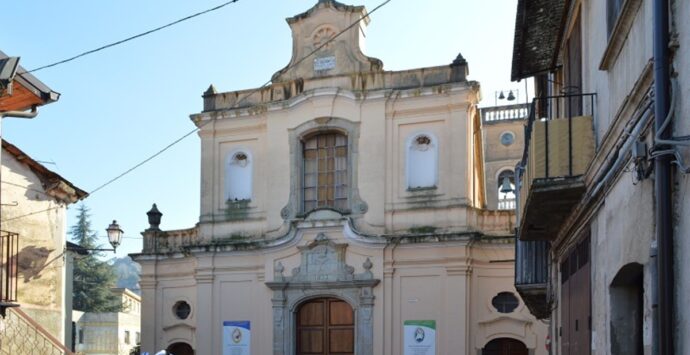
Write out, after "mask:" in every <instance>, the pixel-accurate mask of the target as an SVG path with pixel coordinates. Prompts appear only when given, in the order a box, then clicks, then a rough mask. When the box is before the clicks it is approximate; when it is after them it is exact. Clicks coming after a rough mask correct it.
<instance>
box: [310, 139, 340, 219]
mask: <svg viewBox="0 0 690 355" xmlns="http://www.w3.org/2000/svg"><path fill="white" fill-rule="evenodd" d="M328 136H334V142H333V143H334V145H333V147H332V149H333V159H334V161H333V165H334V166H333V170H332V171H330V170H326V171H325V173H326V174H328V173H329V172H332V173H333V185H328V184H326V185H323V186H322V185H320V183H319V175H320V174H322V173H321V171H320V169H319V168H320V167H321V165H320V161H321V160H322V159H320V156H319V154H320V152H321V151H322V150H326V151H327V150H328V149H330V148H331V147H329V146H325V147H319V146H318V144H319V137H325V138H326V139H327V137H328ZM338 136H340V137H343V138H344V140H345V145H344V147H345V169H344V171H343V170H340V171H339V170H337V165H338V164H337V158H338V156H337V150H338V148H339V147H343V146H342V145H341V146H338ZM312 140H315V141H316V142H315V144H316V147H315V148H314V149H312V148H308V147H307V144H308V143H310V142H311V141H312ZM301 144H302V176H301V177H302V179H301V184H302V187H301V190H302V191H301V192H302V194H301V196H302V198H301V203H302V205H301V210H302V211H303V212H304V213H309V212H311V211H314V210H318V209H322V208H326V209H334V210H337V211H339V212H347V205H348V199H349V196H348V195H349V193H348V191H349V189H350V186H349V184H348V183H349V180H350V178H349V173H350V172H349V170H350V169H349V165H350V154H349V151H350V149H349V148H350V147H349V143H348V139H347V134H344V133H342V132H339V131H324V132H315V133H313V134H310V135H306V136H304V137H302V140H301ZM326 144H328V142H326ZM321 148H323V149H321ZM307 150H315V151H316V155H317V156H316V159H315V165H316V170H315V171H314V172H307V167H306V165H307V164H306V162H307V160H308V159H307V158H306V156H305V155H306V152H307ZM341 172H344V173H345V177H344V180H345V181H344V183H341V184H340V185H337V183H336V181H337V180H336V179H337V175H338V173H341ZM308 173H309V174H316V185H314V186H313V187H311V188H314V189H315V194H316V196H315V198H316V199H315V200H314V203H315V207H313V208H309V209H308V208H307V207H306V204H307V202H308V201H307V199H306V190H307V188H308V187H307V186H306V175H307V174H308ZM341 182H342V181H341ZM331 186H332V188H333V196H332V197H333V205H332V206H331V205H320V203H321V200H320V198H319V190H320V189H321V188H326V189H328V188H330V187H331ZM338 187H340V188H344V189H345V190H346V191H345V197H338V194H337V191H338V190H337V189H338ZM338 200H340V201H343V200H344V205H345V207H344V208H341V207H338ZM327 201H328V198H327Z"/></svg>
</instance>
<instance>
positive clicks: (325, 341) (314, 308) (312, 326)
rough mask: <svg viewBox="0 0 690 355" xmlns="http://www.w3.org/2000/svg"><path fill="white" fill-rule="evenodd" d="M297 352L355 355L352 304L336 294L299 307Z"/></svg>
mask: <svg viewBox="0 0 690 355" xmlns="http://www.w3.org/2000/svg"><path fill="white" fill-rule="evenodd" d="M296 340H297V355H353V354H354V351H355V319H354V312H353V311H352V307H350V305H349V304H347V302H345V301H342V300H339V299H336V298H318V299H314V300H310V301H307V302H305V303H304V304H302V305H301V306H300V307H299V310H298V311H297V339H296Z"/></svg>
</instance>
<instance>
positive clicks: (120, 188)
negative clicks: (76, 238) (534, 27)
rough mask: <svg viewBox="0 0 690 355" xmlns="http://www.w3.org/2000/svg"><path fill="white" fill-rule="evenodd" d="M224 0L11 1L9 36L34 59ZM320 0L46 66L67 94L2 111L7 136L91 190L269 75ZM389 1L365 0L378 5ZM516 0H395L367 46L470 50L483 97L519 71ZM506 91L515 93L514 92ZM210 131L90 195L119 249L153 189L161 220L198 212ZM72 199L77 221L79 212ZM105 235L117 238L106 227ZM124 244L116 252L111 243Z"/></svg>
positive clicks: (415, 61)
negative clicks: (208, 101) (209, 101)
mask: <svg viewBox="0 0 690 355" xmlns="http://www.w3.org/2000/svg"><path fill="white" fill-rule="evenodd" d="M222 2H224V1H223V0H215V1H210V0H203V1H201V0H199V1H182V0H167V1H163V0H155V1H154V0H148V1H140V0H118V1H103V0H102V1H93V0H79V1H77V0H74V1H37V0H26V1H10V2H7V3H5V4H3V14H4V15H5V16H3V26H2V27H3V30H2V31H0V43H1V44H0V45H1V46H2V47H1V48H0V49H2V50H3V51H4V52H5V53H7V54H8V55H10V56H21V64H22V65H23V66H24V67H25V68H27V69H33V68H36V67H38V66H42V65H45V64H49V63H52V62H55V61H58V60H61V59H64V58H66V57H70V56H73V55H75V54H78V53H81V52H83V51H86V50H90V49H93V48H96V47H99V46H101V45H104V44H107V43H110V42H114V41H117V40H120V39H123V38H125V37H129V36H131V35H134V34H137V33H140V32H144V31H146V30H149V29H152V28H154V27H157V26H160V25H163V24H165V23H168V22H171V21H173V20H177V19H179V18H182V17H184V16H187V15H190V14H192V13H195V12H198V11H201V10H205V9H207V8H210V7H213V6H216V5H218V4H221V3H222ZM315 3H316V0H240V1H239V2H238V3H236V4H232V5H229V6H227V7H225V8H223V9H221V10H219V11H216V12H213V13H210V14H206V15H203V16H201V17H198V18H195V19H192V20H190V21H187V22H184V23H181V24H179V25H176V26H174V27H171V28H167V29H164V30H162V31H160V32H156V33H154V34H152V35H149V36H146V37H143V38H140V39H137V40H134V41H132V42H128V43H126V44H123V45H120V46H117V47H114V48H110V49H107V50H105V51H102V52H99V53H96V54H93V55H90V56H87V57H84V58H81V59H78V60H77V61H74V62H71V63H67V64H63V65H60V66H56V67H53V68H49V69H45V70H41V71H39V72H37V73H35V74H36V76H37V77H38V78H39V79H40V80H41V81H43V82H44V83H46V84H47V85H48V86H50V87H51V88H52V89H53V90H55V91H58V92H60V93H61V94H62V96H61V98H60V100H59V101H58V102H56V103H53V104H50V105H47V106H45V107H43V108H41V109H40V114H39V116H38V117H37V118H35V119H33V120H21V119H14V118H9V119H5V120H3V122H2V124H3V127H2V134H3V138H5V139H7V140H8V141H10V142H12V143H14V144H16V145H17V146H18V147H20V148H21V149H22V150H24V151H25V152H27V153H28V154H29V155H31V156H32V157H33V158H34V159H36V160H40V161H52V162H55V164H54V165H53V164H46V166H47V167H48V168H50V169H52V170H54V171H56V172H58V173H59V174H61V175H62V176H63V177H65V178H67V179H68V180H70V181H71V182H73V183H74V184H75V185H77V186H79V187H81V188H82V189H84V190H86V191H91V190H93V189H94V188H96V187H98V186H99V185H101V184H103V183H105V182H106V181H108V180H109V179H111V178H113V177H114V176H116V175H118V174H120V173H122V172H123V171H125V170H127V169H128V168H130V167H132V166H133V165H135V164H137V163H138V162H140V161H141V160H143V159H145V158H146V157H148V156H150V155H151V154H153V153H155V152H156V151H158V150H159V149H161V148H162V147H164V146H165V145H167V144H169V143H170V142H172V141H173V140H175V139H177V138H179V137H180V136H182V135H183V134H185V133H187V132H189V131H190V130H191V129H193V128H194V125H193V124H192V123H191V121H190V120H189V114H192V113H196V112H199V111H200V110H201V109H202V100H201V94H202V92H203V91H204V90H206V88H207V87H208V86H209V84H211V83H213V84H214V85H215V86H216V88H217V89H218V90H219V91H232V90H240V89H248V88H254V87H257V86H259V85H261V84H263V83H264V82H266V81H267V80H268V79H269V78H270V77H271V75H272V74H273V73H274V72H276V71H277V70H279V69H281V68H283V67H284V66H285V65H286V64H287V63H288V61H289V59H290V54H291V35H290V30H289V27H288V25H287V24H286V22H285V18H286V17H290V16H293V15H295V14H298V13H301V12H303V11H305V10H307V9H309V8H310V7H311V6H313V5H314V4H315ZM379 3H381V1H370V0H364V1H357V2H355V3H352V4H354V5H365V6H366V7H367V8H368V9H373V8H374V7H376V6H377V5H378V4H379ZM515 9H516V1H515V0H483V1H468V0H430V1H413V0H392V1H391V2H390V3H389V4H388V5H386V6H385V7H383V8H382V9H380V10H379V11H377V12H376V13H374V14H373V15H372V18H371V23H370V25H369V28H368V33H367V44H366V49H365V53H366V54H368V55H370V56H373V57H376V58H379V59H381V60H382V61H383V63H384V69H386V70H402V69H411V68H417V67H425V66H436V65H445V64H449V63H450V62H451V61H452V60H453V59H454V58H455V57H456V55H457V54H458V53H459V52H461V53H462V54H463V56H464V57H465V58H466V59H467V60H468V62H469V68H470V79H471V80H476V81H479V82H480V83H481V85H482V92H483V95H484V98H485V99H484V101H483V102H482V106H490V105H493V104H494V96H495V95H494V94H495V92H496V91H498V90H503V89H519V90H520V94H521V97H520V99H521V101H524V83H511V82H510V64H511V57H512V46H513V45H512V41H513V27H514V22H515V18H514V16H515ZM504 103H506V104H507V103H508V102H504ZM199 151H200V149H199V138H198V136H197V135H196V134H194V135H192V136H190V137H188V138H186V139H185V140H183V141H182V142H180V143H179V144H177V145H176V146H174V147H173V148H172V149H170V150H168V151H167V152H165V153H164V154H163V155H161V156H159V157H157V158H156V159H154V160H152V161H151V162H149V163H147V164H146V165H144V166H142V167H141V168H139V169H137V170H135V171H134V172H132V173H130V174H129V175H127V176H126V177H124V178H122V179H120V180H118V181H117V182H115V183H113V184H111V185H110V186H108V187H106V188H105V189H103V190H100V191H98V192H96V193H95V194H93V195H92V196H90V197H89V198H87V199H86V200H85V201H84V203H85V204H86V205H87V206H88V207H89V208H90V209H91V213H92V223H93V226H94V228H96V229H97V230H98V232H99V234H100V235H102V236H104V235H105V231H104V228H106V227H107V225H108V223H110V221H111V220H112V219H117V220H118V222H119V223H120V225H121V226H122V228H123V229H124V231H125V237H128V238H135V239H124V243H123V246H122V247H121V248H120V249H119V250H118V253H117V254H118V256H123V255H125V254H127V253H132V252H138V251H140V250H141V239H140V238H141V235H140V232H141V231H143V230H144V229H146V228H147V227H148V223H147V219H146V214H145V213H146V211H148V210H149V209H150V207H151V204H152V203H153V202H156V203H157V204H158V207H159V209H160V210H161V211H162V212H163V221H162V224H161V228H163V229H179V228H188V227H192V226H194V224H195V223H196V222H197V221H198V216H199ZM75 211H76V208H75V206H71V207H70V209H69V219H68V226H69V225H72V224H73V223H74V221H75V214H76V212H75ZM103 243H104V244H107V242H106V241H105V239H104V240H103ZM108 256H112V254H110V255H108Z"/></svg>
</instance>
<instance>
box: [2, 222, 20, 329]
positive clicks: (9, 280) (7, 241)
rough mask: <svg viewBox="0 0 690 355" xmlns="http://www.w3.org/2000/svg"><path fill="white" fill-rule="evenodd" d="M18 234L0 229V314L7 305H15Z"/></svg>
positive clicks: (4, 312) (3, 314)
mask: <svg viewBox="0 0 690 355" xmlns="http://www.w3.org/2000/svg"><path fill="white" fill-rule="evenodd" d="M18 251H19V234H17V233H12V232H6V231H0V315H1V316H2V317H3V318H4V317H5V315H6V311H7V308H8V307H17V306H18V304H16V303H13V302H15V301H17V254H18Z"/></svg>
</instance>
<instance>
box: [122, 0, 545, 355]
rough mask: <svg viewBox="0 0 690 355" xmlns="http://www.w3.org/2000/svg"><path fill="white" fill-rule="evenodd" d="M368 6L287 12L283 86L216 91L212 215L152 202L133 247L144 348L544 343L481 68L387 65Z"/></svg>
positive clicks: (436, 348)
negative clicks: (518, 269) (373, 49)
mask: <svg viewBox="0 0 690 355" xmlns="http://www.w3.org/2000/svg"><path fill="white" fill-rule="evenodd" d="M366 14H367V13H366V10H365V8H364V7H363V6H348V5H343V4H340V3H338V2H336V1H332V0H321V1H319V2H318V3H317V4H316V5H315V6H314V7H313V8H311V9H309V10H308V11H307V12H304V13H302V14H299V15H297V16H294V17H291V18H288V19H287V22H288V24H289V26H290V28H291V30H292V38H293V47H292V48H293V53H292V60H291V62H290V63H289V64H288V65H287V66H286V67H285V68H284V69H282V70H280V71H278V72H277V73H275V74H274V75H273V77H272V83H271V84H270V85H268V86H266V87H262V88H258V89H248V90H241V91H234V92H218V91H216V89H215V88H214V87H213V86H211V87H210V88H209V89H208V90H207V91H206V92H205V93H204V95H203V103H204V109H203V111H202V112H200V113H196V114H193V115H191V118H192V121H193V122H194V124H195V125H197V127H199V136H200V138H201V201H200V203H201V215H200V217H199V222H198V224H197V225H196V226H194V227H192V228H189V229H184V230H161V229H160V224H161V213H160V212H159V211H158V210H157V208H156V206H155V205H154V208H153V209H152V210H151V211H149V213H148V215H149V223H150V228H149V229H147V230H146V231H144V232H143V233H142V234H143V236H144V246H143V250H142V252H141V253H139V254H135V255H132V256H133V258H134V259H135V260H136V261H137V262H138V263H140V264H141V266H142V275H141V288H142V324H141V327H142V351H148V352H151V353H154V352H155V351H158V350H160V349H168V350H169V351H171V352H172V353H173V354H175V355H184V354H201V355H207V354H213V355H221V354H222V355H226V354H259V355H267V354H275V355H278V354H282V355H294V354H356V355H372V354H386V355H395V354H477V355H479V354H504V353H505V354H508V352H504V351H509V350H510V351H513V352H510V354H546V347H545V341H547V340H546V326H545V325H544V324H543V323H541V322H540V321H537V320H536V319H535V318H534V317H533V316H532V315H530V313H529V311H528V310H527V308H526V307H525V305H524V303H523V302H522V300H521V299H520V298H519V296H518V295H517V293H516V292H515V288H514V286H513V281H514V280H513V278H514V276H513V275H514V272H513V259H514V247H515V245H514V234H513V230H514V228H515V224H514V222H515V216H514V212H513V211H510V210H497V209H487V194H496V192H497V190H498V186H497V184H496V182H497V179H498V173H499V172H496V174H493V171H492V174H491V176H485V165H484V164H485V158H484V156H485V154H486V152H485V150H487V149H485V147H492V148H490V149H502V148H501V147H502V145H501V144H493V143H491V144H488V143H486V144H485V142H484V140H485V139H494V140H496V142H498V140H499V137H498V134H496V135H484V134H483V130H482V126H483V125H482V118H481V115H480V110H479V109H478V107H477V104H478V101H479V99H480V88H479V83H478V82H475V81H468V80H467V74H468V64H467V62H466V61H465V60H464V59H463V57H462V56H461V55H459V56H458V57H457V58H456V59H455V60H454V61H453V62H452V64H450V65H441V66H437V67H427V68H418V69H411V70H404V71H385V70H383V63H382V62H381V61H380V60H378V59H376V58H371V57H367V56H366V55H365V54H364V53H362V51H361V49H360V48H361V47H362V46H363V41H364V31H365V27H366V25H367V24H368V23H369V18H368V17H367V16H366ZM352 24H355V25H354V26H352ZM341 32H342V34H340V33H341ZM521 125H522V123H521V122H518V123H517V124H516V125H515V126H514V131H515V132H517V133H521V131H520V130H521ZM513 136H515V134H513ZM511 142H512V141H511ZM504 145H505V144H504ZM512 149H513V150H515V149H514V147H513V148H512ZM518 150H519V149H518ZM499 155H500V154H499ZM514 163H515V162H513V163H512V166H514ZM509 166H510V165H509ZM494 204H495V203H494ZM164 209H165V207H164V206H161V210H163V211H164ZM163 224H164V223H163ZM511 349H512V350H511Z"/></svg>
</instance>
